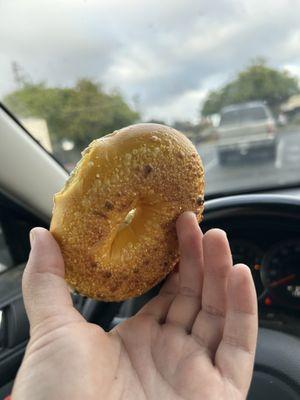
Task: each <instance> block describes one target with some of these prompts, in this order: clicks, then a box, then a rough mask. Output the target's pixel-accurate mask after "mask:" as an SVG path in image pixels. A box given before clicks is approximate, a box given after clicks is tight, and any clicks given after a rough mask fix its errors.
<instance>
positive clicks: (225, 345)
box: [215, 264, 258, 395]
mask: <svg viewBox="0 0 300 400" xmlns="http://www.w3.org/2000/svg"><path fill="white" fill-rule="evenodd" d="M227 296H228V299H227V311H226V319H225V326H224V331H223V337H222V340H221V342H220V344H219V347H218V350H217V353H216V358H215V363H216V365H217V367H218V368H219V370H220V372H221V374H222V375H223V376H224V377H225V378H227V379H228V380H229V381H230V382H231V383H232V384H233V385H234V386H235V387H236V388H237V389H238V390H240V391H241V392H243V393H244V394H245V395H246V393H247V391H248V389H249V386H250V382H251V378H252V372H253V364H254V356H255V349H256V340H257V329H258V319H257V299H256V291H255V287H254V283H253V279H252V276H251V272H250V269H249V268H248V267H247V266H246V265H242V264H240V265H236V266H235V267H234V268H232V271H231V273H230V276H229V281H228V292H227Z"/></svg>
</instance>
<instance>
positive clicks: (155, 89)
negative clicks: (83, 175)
mask: <svg viewBox="0 0 300 400" xmlns="http://www.w3.org/2000/svg"><path fill="white" fill-rule="evenodd" d="M9 3H10V2H7V3H5V6H3V9H2V20H3V23H2V24H1V25H0V34H1V35H2V36H3V37H7V38H11V40H9V41H7V42H5V41H2V42H1V43H0V47H1V46H2V47H3V49H2V51H1V54H3V57H2V58H0V69H1V76H2V77H3V79H2V81H1V83H0V97H1V101H2V102H3V103H4V104H5V105H6V106H7V107H8V108H9V110H10V111H11V112H12V113H14V114H15V115H16V116H17V117H18V119H19V120H20V121H21V123H22V124H23V125H24V126H25V127H26V128H27V129H28V130H29V131H30V133H31V134H32V135H33V136H34V137H35V138H36V139H37V140H38V141H39V142H40V143H41V145H42V146H43V147H45V148H46V149H47V150H48V151H49V152H51V153H52V154H53V155H54V156H55V157H56V158H57V159H58V160H59V161H60V162H61V163H63V164H64V166H65V167H66V168H67V169H68V170H69V171H71V170H72V169H73V168H74V166H75V164H76V162H77V161H78V159H79V158H80V154H81V151H82V150H83V149H84V148H85V147H86V146H87V145H88V144H89V143H90V142H91V141H92V140H93V139H95V138H99V137H101V136H103V135H106V134H108V133H110V132H112V131H114V130H116V129H119V128H121V127H123V126H127V125H130V124H134V123H137V122H157V123H162V124H167V125H171V126H173V127H174V128H176V129H178V130H180V131H182V132H183V133H184V134H185V135H186V136H187V137H188V138H189V139H190V140H192V141H193V143H194V144H195V146H196V148H197V149H198V151H199V153H200V155H201V157H202V158H203V162H204V166H205V170H206V182H207V188H206V192H207V193H208V194H214V193H226V192H231V191H242V190H249V189H250V190H252V189H253V190H255V189H257V188H266V187H271V186H282V185H288V184H299V183H300V173H299V171H300V86H299V77H300V61H299V48H298V47H299V46H298V45H295V43H298V42H297V40H296V41H295V38H297V37H298V36H299V35H300V28H299V24H298V17H297V15H299V13H300V3H299V4H298V3H297V4H296V2H295V3H294V5H293V8H289V7H286V5H285V4H284V2H281V1H279V2H276V7H275V6H274V2H273V1H271V0H266V1H265V2H254V3H253V4H252V3H251V5H250V4H249V2H247V1H246V0H242V1H241V2H233V1H228V2H222V5H219V7H218V8H217V9H216V8H215V7H213V8H212V7H210V6H208V5H206V6H205V7H204V6H201V7H200V6H199V4H198V3H199V2H197V1H195V0H187V2H182V4H181V2H165V3H164V2H163V3H161V2H160V3H159V10H160V11H159V16H158V15H157V12H156V11H157V6H158V4H156V0H155V1H154V2H149V3H147V2H136V3H135V6H134V10H133V9H132V8H131V5H130V4H129V3H128V4H127V2H126V1H125V3H124V2H123V1H120V0H116V1H113V2H109V3H107V4H106V3H105V4H104V3H103V2H94V3H87V2H82V4H78V5H77V6H76V7H74V8H70V7H69V4H68V2H64V1H62V2H61V13H59V14H57V13H55V14H53V5H52V2H50V1H48V0H46V1H44V2H43V7H40V5H39V2H38V1H37V0H30V1H29V2H26V5H25V3H24V2H22V1H21V0H17V3H18V5H19V8H18V9H19V15H20V17H18V18H17V17H16V15H15V8H13V7H12V6H10V5H9ZM153 7H154V8H153ZM154 9H155V12H154ZM266 10H268V12H266ZM63 11H65V12H63ZM133 11H134V12H133ZM137 15H138V16H139V17H138V18H137V17H136V16H137ZM112 16H113V18H112ZM158 17H159V18H158ZM220 18H222V25H220V23H219V21H220ZM54 20H55V29H53V21H54ZM83 21H84V23H83ZM274 21H276V26H278V27H280V32H279V30H278V32H277V30H274V25H273V23H274ZM66 27H67V28H68V29H66ZM18 30H20V31H21V32H22V37H23V39H24V41H25V42H26V43H28V48H26V49H25V48H22V49H21V48H20V42H19V40H17V39H16V38H17V37H19V36H17V33H16V32H17V31H18ZM62 37H63V38H64V40H62ZM263 37H267V38H268V46H267V45H266V43H264V42H263V40H261V38H263ZM14 38H15V39H14ZM45 40H46V42H47V46H45V43H46V42H45ZM6 43H9V45H7V44H6ZM278 48H280V52H279V51H278ZM41 54H43V57H41ZM261 56H265V58H263V57H261Z"/></svg>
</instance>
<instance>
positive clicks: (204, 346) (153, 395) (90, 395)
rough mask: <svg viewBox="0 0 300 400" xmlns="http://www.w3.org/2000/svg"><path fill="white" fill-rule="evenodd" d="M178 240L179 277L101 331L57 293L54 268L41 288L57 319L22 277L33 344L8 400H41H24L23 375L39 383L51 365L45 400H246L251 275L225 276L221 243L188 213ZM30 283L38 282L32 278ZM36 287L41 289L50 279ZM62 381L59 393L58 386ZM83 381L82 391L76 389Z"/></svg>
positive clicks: (252, 323)
mask: <svg viewBox="0 0 300 400" xmlns="http://www.w3.org/2000/svg"><path fill="white" fill-rule="evenodd" d="M184 228H187V229H184ZM178 236H179V243H180V251H181V262H180V266H179V273H178V272H176V273H173V274H171V275H170V277H169V278H168V280H167V282H166V283H165V284H164V286H163V288H162V289H161V291H160V293H159V295H158V296H156V297H155V298H153V299H152V300H151V301H150V302H149V303H148V304H147V305H146V306H145V307H144V308H143V309H142V310H141V311H140V312H139V313H138V314H137V315H136V316H134V317H132V318H130V319H129V320H127V321H126V322H124V323H122V324H120V325H118V326H117V327H116V328H115V329H113V330H112V331H110V332H109V333H105V332H104V331H103V330H102V329H100V328H99V327H98V326H96V325H93V324H89V323H87V322H85V321H84V320H83V318H82V317H81V316H80V315H79V314H78V313H77V312H76V311H75V310H74V309H73V308H71V307H70V300H69V299H68V296H69V295H68V294H67V291H66V288H64V290H65V292H64V293H62V289H61V287H62V286H65V283H64V281H63V279H62V277H61V276H57V275H62V274H63V272H62V273H61V270H60V269H59V268H58V270H59V272H58V273H57V271H53V267H52V271H51V275H52V274H53V273H54V275H55V276H52V277H51V279H53V282H52V288H49V292H50V291H51V290H52V291H53V290H55V289H57V290H58V289H59V290H60V296H58V297H60V298H59V299H58V300H57V301H58V304H56V307H55V309H56V313H54V311H53V305H52V306H51V307H50V306H49V304H44V305H43V304H40V303H39V305H38V306H37V302H36V301H35V302H33V301H32V300H33V297H34V296H35V298H36V297H37V296H38V295H40V292H37V293H34V290H33V284H32V279H33V274H32V272H30V271H29V272H28V273H27V276H26V274H25V278H24V295H25V302H26V306H27V309H28V313H29V318H30V322H31V328H32V337H31V341H30V345H29V347H28V349H27V353H26V357H25V361H24V363H23V366H22V368H21V370H20V372H19V376H18V379H17V383H16V385H15V389H14V394H15V397H14V399H16V400H18V398H22V399H25V398H27V397H26V396H25V395H24V393H26V394H27V393H30V394H31V398H33V399H35V398H36V399H38V398H40V397H38V396H37V397H35V396H33V395H32V393H33V392H32V390H33V389H30V388H31V386H29V389H28V385H27V381H26V379H27V375H28V371H30V375H31V379H33V380H34V379H35V380H36V381H38V382H41V379H42V377H43V374H44V373H45V372H44V371H49V363H50V366H56V368H55V369H51V373H49V374H48V382H47V385H48V386H47V385H46V386H47V387H49V385H50V386H51V387H52V388H53V389H52V392H51V391H50V392H49V390H48V392H47V394H48V397H46V396H43V397H41V398H43V399H46V398H47V399H52V398H53V399H54V398H58V397H61V398H72V399H74V400H75V399H77V398H78V399H81V398H85V399H91V400H94V399H102V398H105V399H115V398H118V399H126V400H127V399H130V400H131V399H160V398H161V399H164V400H165V399H166V400H168V399H188V400H193V399H201V398H203V399H207V400H209V399H233V400H234V399H243V398H245V396H246V393H247V390H248V388H249V384H250V379H251V373H252V368H253V358H254V350H255V342H256V332H257V315H256V298H255V290H254V287H253V282H252V280H251V276H250V274H249V271H248V269H247V268H246V267H244V266H235V268H232V260H231V254H230V249H229V246H228V242H227V239H226V237H225V235H224V234H223V233H221V232H220V231H216V230H215V231H210V232H209V233H207V234H206V235H205V236H204V238H203V237H202V234H201V232H200V230H199V228H198V225H197V222H196V219H195V218H193V217H192V216H191V215H190V214H189V215H185V216H184V217H183V218H181V221H179V224H178ZM52 240H53V239H52ZM29 264H30V262H29ZM31 268H34V267H31ZM48 268H49V266H48ZM34 279H36V280H37V279H39V280H43V277H42V276H41V274H40V271H39V274H38V278H37V277H35V278H34ZM44 281H45V285H48V284H49V283H48V282H49V276H45V279H44ZM46 282H47V283H46ZM36 284H37V283H36ZM39 285H41V283H39ZM40 290H41V289H40ZM45 301H46V300H45ZM41 303H42V302H41ZM62 303H65V304H62ZM38 307H41V308H43V309H42V310H37V308H38ZM49 307H50V308H49ZM33 308H35V309H34V310H33ZM48 308H49V310H48ZM58 308H59V309H60V312H58V315H57V310H58ZM45 309H46V311H47V313H48V314H51V315H50V316H48V315H45ZM39 313H40V314H41V316H40V317H39ZM42 314H43V315H42ZM53 314H54V315H53ZM32 354H34V356H32ZM37 360H38V361H39V368H38V369H37V368H36V367H35V365H36V363H37ZM79 365H80V368H78V366H79ZM83 371H84V372H83ZM61 376H64V382H65V385H64V387H63V388H62V387H57V384H56V382H57V381H58V380H59V379H61ZM82 376H84V380H83V382H84V384H82V385H78V384H77V386H76V387H75V385H76V383H78V382H80V381H82V379H83V378H82ZM24 377H25V378H24ZM24 380H25V384H24ZM24 387H25V388H27V389H26V390H29V392H26V391H25V389H24Z"/></svg>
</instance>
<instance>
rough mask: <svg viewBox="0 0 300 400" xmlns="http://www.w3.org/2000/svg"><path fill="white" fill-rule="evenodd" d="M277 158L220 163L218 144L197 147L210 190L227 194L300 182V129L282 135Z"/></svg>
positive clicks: (207, 186)
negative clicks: (217, 150)
mask: <svg viewBox="0 0 300 400" xmlns="http://www.w3.org/2000/svg"><path fill="white" fill-rule="evenodd" d="M278 135H279V140H278V148H277V157H276V160H275V161H272V160H264V159H254V158H252V159H250V158H248V159H247V158H246V157H245V158H241V159H240V161H234V162H232V163H228V165H225V166H224V165H219V163H218V159H217V152H216V149H215V146H214V144H204V143H200V144H199V145H197V150H198V152H199V154H200V156H201V158H202V161H203V163H204V167H205V173H206V193H207V194H211V193H225V192H232V191H242V190H247V189H249V188H250V189H258V188H266V187H274V186H281V185H288V184H293V183H297V182H299V183H300V128H299V131H298V132H297V131H293V132H281V133H279V134H278Z"/></svg>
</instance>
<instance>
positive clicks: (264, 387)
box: [204, 194, 300, 400]
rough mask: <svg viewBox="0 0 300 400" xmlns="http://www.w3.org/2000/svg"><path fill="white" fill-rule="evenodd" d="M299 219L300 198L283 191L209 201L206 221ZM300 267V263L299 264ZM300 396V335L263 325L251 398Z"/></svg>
mask: <svg viewBox="0 0 300 400" xmlns="http://www.w3.org/2000/svg"><path fill="white" fill-rule="evenodd" d="M260 215H261V216H268V217H274V218H282V217H290V218H293V219H299V223H300V200H299V199H297V198H295V197H292V196H283V195H269V194H268V195H240V196H232V197H224V198H220V199H216V200H211V201H207V202H206V204H205V215H204V225H209V224H210V223H211V222H212V221H214V222H215V221H216V220H217V219H219V218H227V219H228V218H234V217H237V216H238V217H241V216H247V217H251V216H255V217H258V216H260ZM299 268H300V266H299ZM299 323H300V322H299ZM299 396H300V338H298V337H295V336H292V335H289V334H287V333H283V332H279V331H274V330H271V329H265V328H259V334H258V342H257V350H256V357H255V367H254V374H253V380H252V384H251V388H250V391H249V395H248V399H249V400H260V399H266V398H270V399H272V400H293V399H295V400H296V399H299Z"/></svg>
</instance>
